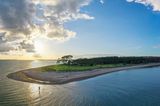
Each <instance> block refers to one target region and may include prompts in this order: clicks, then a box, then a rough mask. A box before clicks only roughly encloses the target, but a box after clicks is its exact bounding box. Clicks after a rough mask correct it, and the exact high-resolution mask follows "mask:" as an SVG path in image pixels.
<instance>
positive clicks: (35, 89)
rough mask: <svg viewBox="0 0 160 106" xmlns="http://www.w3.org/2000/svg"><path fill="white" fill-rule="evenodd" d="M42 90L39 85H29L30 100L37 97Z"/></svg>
mask: <svg viewBox="0 0 160 106" xmlns="http://www.w3.org/2000/svg"><path fill="white" fill-rule="evenodd" d="M42 90H43V86H42V85H39V84H30V85H29V91H30V97H32V98H37V97H39V96H40V94H41V91H42Z"/></svg>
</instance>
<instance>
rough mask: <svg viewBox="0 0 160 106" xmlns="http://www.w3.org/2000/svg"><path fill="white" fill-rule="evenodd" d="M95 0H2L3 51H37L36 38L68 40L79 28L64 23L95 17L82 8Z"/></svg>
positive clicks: (0, 37) (0, 48)
mask: <svg viewBox="0 0 160 106" xmlns="http://www.w3.org/2000/svg"><path fill="white" fill-rule="evenodd" d="M91 1H92V0H0V52H10V51H25V52H29V53H32V52H33V53H34V52H35V50H34V45H33V44H34V38H36V37H44V38H49V39H55V40H68V39H70V38H73V37H75V36H76V32H74V31H71V30H68V29H67V28H65V27H64V24H65V23H67V22H69V21H72V20H78V19H85V20H92V19H94V17H92V16H90V15H88V14H86V13H85V12H81V8H82V7H84V6H87V5H89V4H90V3H91Z"/></svg>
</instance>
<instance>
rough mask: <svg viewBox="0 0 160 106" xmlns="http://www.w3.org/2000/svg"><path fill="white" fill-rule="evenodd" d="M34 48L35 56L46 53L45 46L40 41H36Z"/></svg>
mask: <svg viewBox="0 0 160 106" xmlns="http://www.w3.org/2000/svg"><path fill="white" fill-rule="evenodd" d="M34 47H35V51H36V53H37V54H44V53H45V52H46V50H45V48H46V47H45V44H44V43H43V42H42V41H40V40H36V41H35V42H34Z"/></svg>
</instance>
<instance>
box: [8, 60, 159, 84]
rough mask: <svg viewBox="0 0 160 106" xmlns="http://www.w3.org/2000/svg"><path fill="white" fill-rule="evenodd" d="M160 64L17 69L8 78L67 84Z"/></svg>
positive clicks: (31, 81)
mask: <svg viewBox="0 0 160 106" xmlns="http://www.w3.org/2000/svg"><path fill="white" fill-rule="evenodd" d="M155 66H160V63H150V64H140V65H132V66H126V67H117V68H103V69H94V70H88V71H81V72H80V71H79V72H55V71H50V72H43V71H41V69H42V68H41V67H40V68H33V69H26V70H21V71H17V72H15V73H10V74H8V75H7V77H8V78H11V79H14V80H18V81H23V82H30V83H40V84H65V83H69V82H73V81H79V80H84V79H88V78H92V77H96V76H99V75H103V74H107V73H111V72H116V71H122V70H129V69H135V68H147V67H155Z"/></svg>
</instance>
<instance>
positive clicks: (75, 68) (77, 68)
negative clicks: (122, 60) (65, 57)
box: [43, 64, 126, 72]
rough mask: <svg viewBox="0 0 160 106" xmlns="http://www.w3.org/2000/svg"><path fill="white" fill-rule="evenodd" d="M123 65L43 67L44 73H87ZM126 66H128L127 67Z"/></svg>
mask: <svg viewBox="0 0 160 106" xmlns="http://www.w3.org/2000/svg"><path fill="white" fill-rule="evenodd" d="M122 66H124V65H123V64H105V65H94V66H78V65H66V64H61V65H52V66H47V67H43V71H57V72H64V71H66V72H68V71H87V70H93V69H100V68H114V67H122ZM125 66H126V65H125Z"/></svg>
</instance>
